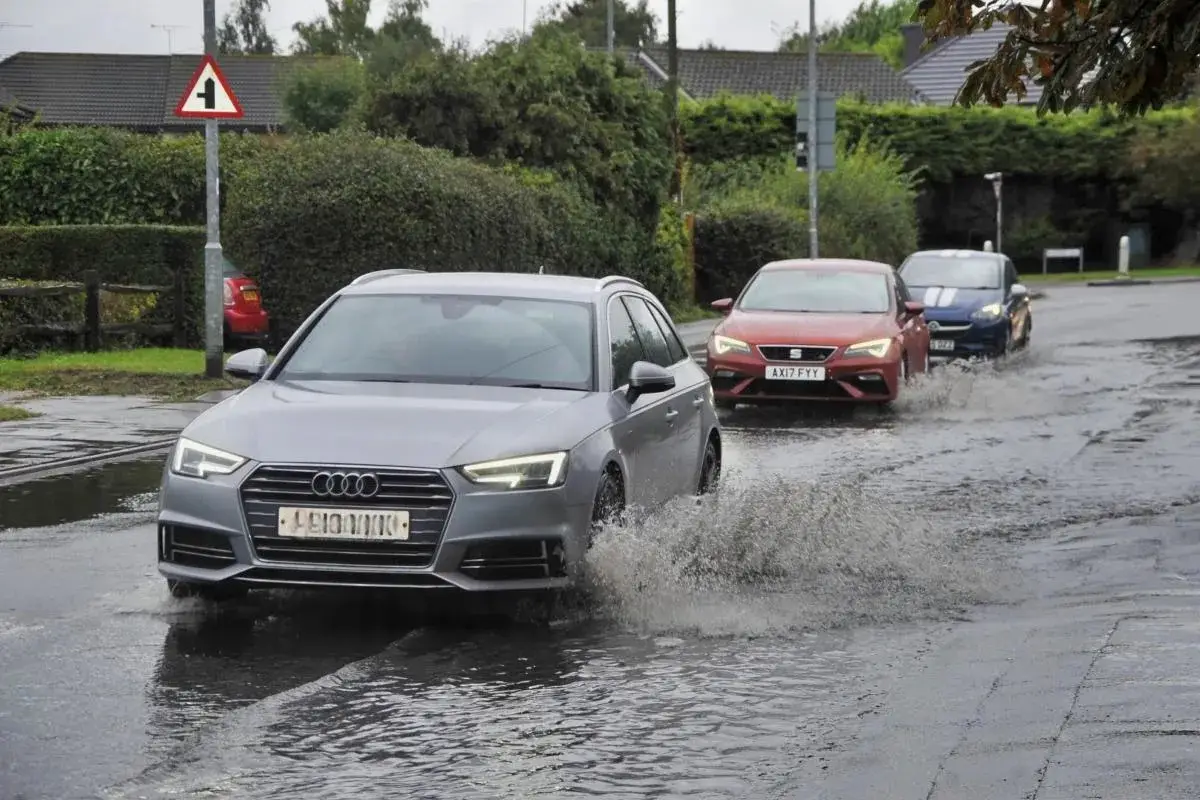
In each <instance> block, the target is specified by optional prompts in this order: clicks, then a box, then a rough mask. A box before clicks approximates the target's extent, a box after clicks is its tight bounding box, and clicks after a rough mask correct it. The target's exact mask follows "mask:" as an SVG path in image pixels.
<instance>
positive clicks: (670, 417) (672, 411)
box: [667, 408, 679, 422]
mask: <svg viewBox="0 0 1200 800" xmlns="http://www.w3.org/2000/svg"><path fill="white" fill-rule="evenodd" d="M678 416H679V412H678V411H676V410H675V409H673V408H670V409H667V422H674V421H675V418H676V417H678Z"/></svg>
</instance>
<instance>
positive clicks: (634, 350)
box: [608, 298, 646, 388]
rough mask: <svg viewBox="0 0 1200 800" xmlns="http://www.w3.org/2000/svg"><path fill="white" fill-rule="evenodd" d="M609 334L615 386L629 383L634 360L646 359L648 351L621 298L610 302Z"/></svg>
mask: <svg viewBox="0 0 1200 800" xmlns="http://www.w3.org/2000/svg"><path fill="white" fill-rule="evenodd" d="M608 335H609V344H610V346H611V348H612V370H613V388H616V387H618V386H624V385H625V384H627V383H629V371H630V370H631V369H633V365H634V362H637V361H644V360H645V359H646V353H645V351H644V350H642V343H641V341H640V340H639V339H638V336H637V333H636V332H635V331H634V327H633V320H631V319H630V318H629V312H627V311H626V310H625V305H624V303H622V302H621V300H620V298H617V299H615V300H613V301H612V302H611V303H609V304H608Z"/></svg>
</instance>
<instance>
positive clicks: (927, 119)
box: [680, 95, 1195, 181]
mask: <svg viewBox="0 0 1200 800" xmlns="http://www.w3.org/2000/svg"><path fill="white" fill-rule="evenodd" d="M837 113H838V120H837V121H838V129H839V131H841V132H842V133H844V134H845V135H846V136H847V138H848V139H849V140H851V141H856V140H858V139H859V138H861V137H862V136H863V135H864V134H869V135H870V136H871V138H872V140H878V141H883V142H886V143H887V144H888V146H889V147H890V148H891V149H892V150H893V151H894V152H895V153H896V154H897V155H899V156H901V157H902V158H904V159H905V161H906V163H907V164H908V166H909V167H910V168H913V169H915V168H920V169H921V170H922V174H923V177H926V178H928V179H930V180H935V181H945V180H949V179H950V178H951V177H953V176H955V175H982V174H983V173H985V172H991V171H994V170H999V171H1002V172H1004V173H1006V174H1014V175H1030V176H1038V177H1041V178H1044V179H1054V178H1073V179H1074V178H1078V179H1090V180H1103V179H1110V178H1113V177H1116V176H1117V175H1118V174H1119V173H1121V171H1122V170H1123V165H1124V164H1125V162H1126V158H1127V155H1128V153H1129V148H1130V144H1131V141H1132V139H1133V137H1134V135H1135V134H1136V133H1138V132H1139V131H1145V130H1159V129H1162V130H1166V129H1170V128H1173V127H1178V126H1180V125H1182V124H1185V123H1187V122H1188V121H1189V120H1192V119H1194V117H1195V114H1194V112H1193V111H1191V110H1188V109H1172V110H1166V111H1162V112H1157V113H1154V114H1150V115H1147V116H1146V117H1145V118H1144V119H1137V120H1134V119H1128V118H1122V117H1118V116H1116V115H1114V114H1111V113H1105V112H1103V111H1093V112H1090V113H1087V114H1073V115H1070V116H1048V117H1039V116H1038V115H1037V114H1036V113H1034V112H1033V111H1032V110H1030V109H1025V108H1018V107H1013V106H1006V107H1003V108H962V107H950V108H943V107H937V106H904V105H878V106H877V105H867V104H863V103H858V102H855V101H851V100H844V101H842V102H840V103H839V104H838V112H837ZM680 115H681V125H682V130H683V138H684V146H685V148H686V151H687V153H688V155H689V157H690V158H691V159H693V160H694V161H696V162H697V163H710V162H713V161H719V160H727V159H734V158H770V159H774V158H776V157H777V156H778V155H779V154H781V153H787V152H789V151H790V149H791V146H792V137H793V135H794V130H795V119H796V111H795V105H794V104H793V103H790V102H786V101H781V100H777V99H775V98H772V97H743V96H730V95H725V96H721V97H717V98H715V99H713V100H710V101H708V102H704V103H698V104H689V105H685V106H683V107H681V108H680Z"/></svg>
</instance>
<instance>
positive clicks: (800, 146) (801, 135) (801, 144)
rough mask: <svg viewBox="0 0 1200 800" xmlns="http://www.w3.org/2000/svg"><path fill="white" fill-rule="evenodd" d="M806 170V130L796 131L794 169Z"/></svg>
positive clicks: (798, 170)
mask: <svg viewBox="0 0 1200 800" xmlns="http://www.w3.org/2000/svg"><path fill="white" fill-rule="evenodd" d="M807 170H808V132H807V131H804V132H800V131H797V133H796V171H797V172H805V171H807Z"/></svg>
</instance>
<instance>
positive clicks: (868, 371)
mask: <svg viewBox="0 0 1200 800" xmlns="http://www.w3.org/2000/svg"><path fill="white" fill-rule="evenodd" d="M893 350H895V348H893ZM768 366H788V367H817V368H821V369H822V370H823V371H824V377H823V379H819V380H778V379H768V378H767V377H766V373H767V367H768ZM705 370H706V371H707V372H708V376H709V379H710V380H711V381H712V387H713V395H714V397H716V398H717V399H718V400H726V401H735V402H738V403H780V402H794V401H801V402H809V401H824V402H846V403H886V402H889V401H892V400H895V399H896V396H897V394H898V393H899V386H900V356H899V353H898V352H896V353H891V354H889V355H888V356H887V357H885V358H873V357H871V356H865V357H858V358H843V357H841V355H840V354H839V353H838V352H835V353H834V354H833V355H832V356H830V357H829V358H828V359H827V360H825V361H823V362H814V363H811V364H810V363H800V362H776V361H771V362H768V361H766V360H765V359H763V358H761V357H759V356H758V355H747V354H740V353H726V354H722V355H717V354H716V353H714V352H713V351H712V350H711V348H710V350H709V352H708V357H707V361H706V364H705Z"/></svg>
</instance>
